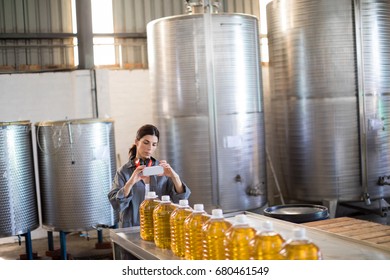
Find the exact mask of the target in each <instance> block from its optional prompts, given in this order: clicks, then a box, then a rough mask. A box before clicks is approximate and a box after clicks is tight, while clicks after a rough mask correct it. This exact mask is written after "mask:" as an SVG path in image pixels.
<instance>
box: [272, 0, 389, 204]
mask: <svg viewBox="0 0 390 280" xmlns="http://www.w3.org/2000/svg"><path fill="white" fill-rule="evenodd" d="M389 18H390V2H389V1H383V0H355V1H353V0H316V1H312V0H285V1H280V0H274V1H272V2H270V3H269V4H268V5H267V20H268V40H269V54H270V78H271V104H272V105H271V108H270V112H271V113H270V116H271V118H270V119H271V120H272V123H271V125H270V127H271V128H272V133H273V135H272V139H273V141H272V143H273V145H272V150H273V153H272V155H273V157H272V158H273V161H274V163H275V165H276V166H277V167H278V168H276V170H279V171H280V173H279V176H280V177H281V179H280V180H279V181H280V182H284V185H283V186H284V191H285V195H286V196H287V198H289V199H290V200H299V201H312V202H314V201H323V200H338V201H350V202H352V201H365V202H366V203H367V204H369V203H370V199H381V198H386V197H389V195H390V187H389V186H388V184H389V178H388V176H389V175H390V145H389V141H390V140H389V139H390V130H389V121H390V111H389V109H388V108H390V103H389V101H390V99H389V92H390V24H389Z"/></svg>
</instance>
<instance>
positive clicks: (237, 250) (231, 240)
mask: <svg viewBox="0 0 390 280" xmlns="http://www.w3.org/2000/svg"><path fill="white" fill-rule="evenodd" d="M234 220H235V221H234V223H233V226H231V227H230V228H229V229H228V230H227V231H226V234H225V239H224V246H225V253H226V259H228V260H250V259H251V258H252V255H253V253H252V250H251V249H252V247H251V246H250V241H251V240H252V239H253V238H254V237H255V235H256V230H255V229H254V228H252V227H251V226H250V225H249V220H248V217H247V216H246V215H245V214H240V215H237V216H235V217H234Z"/></svg>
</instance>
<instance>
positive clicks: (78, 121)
mask: <svg viewBox="0 0 390 280" xmlns="http://www.w3.org/2000/svg"><path fill="white" fill-rule="evenodd" d="M113 122H114V120H113V119H99V118H95V119H94V118H91V119H72V120H58V121H40V122H37V123H35V126H63V125H67V124H91V123H113Z"/></svg>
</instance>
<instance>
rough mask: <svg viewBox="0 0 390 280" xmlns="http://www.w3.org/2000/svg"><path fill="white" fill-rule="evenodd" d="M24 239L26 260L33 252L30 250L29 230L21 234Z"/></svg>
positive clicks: (31, 257) (30, 258)
mask: <svg viewBox="0 0 390 280" xmlns="http://www.w3.org/2000/svg"><path fill="white" fill-rule="evenodd" d="M23 236H24V238H25V241H26V258H27V259H28V260H32V259H34V258H33V252H32V242H31V232H30V230H28V231H27V232H26V233H25V234H23Z"/></svg>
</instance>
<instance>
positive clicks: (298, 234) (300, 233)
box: [293, 227, 307, 240]
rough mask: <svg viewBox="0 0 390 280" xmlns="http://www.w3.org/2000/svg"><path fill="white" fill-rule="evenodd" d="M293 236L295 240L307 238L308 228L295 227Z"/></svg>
mask: <svg viewBox="0 0 390 280" xmlns="http://www.w3.org/2000/svg"><path fill="white" fill-rule="evenodd" d="M293 236H294V239H295V240H306V239H307V238H306V229H305V228H300V227H296V228H294V229H293Z"/></svg>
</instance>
